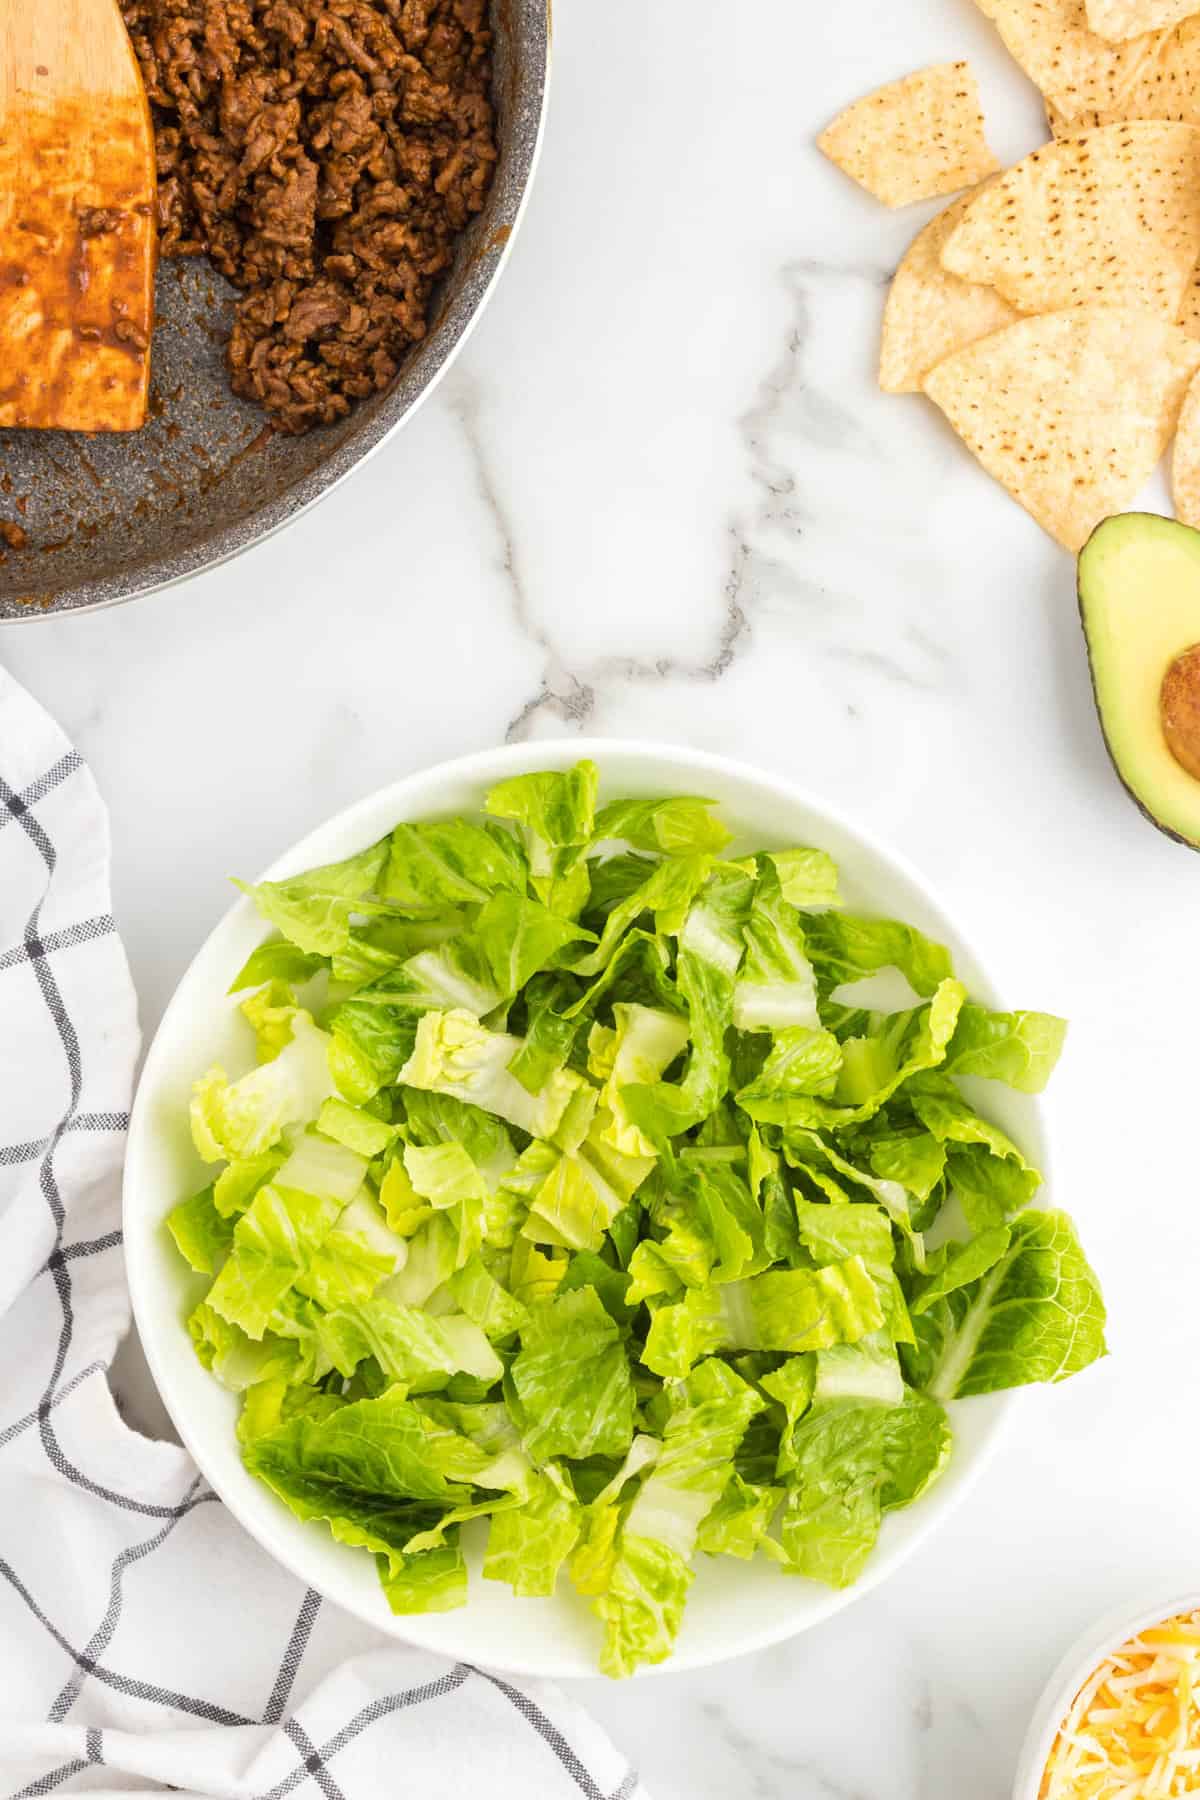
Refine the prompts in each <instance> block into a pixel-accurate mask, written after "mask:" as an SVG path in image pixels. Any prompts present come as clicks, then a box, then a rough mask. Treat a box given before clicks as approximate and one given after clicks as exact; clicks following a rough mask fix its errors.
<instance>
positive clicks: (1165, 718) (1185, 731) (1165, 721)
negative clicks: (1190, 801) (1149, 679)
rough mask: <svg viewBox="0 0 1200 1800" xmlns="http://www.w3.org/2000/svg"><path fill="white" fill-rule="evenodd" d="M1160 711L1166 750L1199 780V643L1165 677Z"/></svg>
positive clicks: (1171, 666)
mask: <svg viewBox="0 0 1200 1800" xmlns="http://www.w3.org/2000/svg"><path fill="white" fill-rule="evenodd" d="M1159 713H1160V716H1161V718H1162V732H1163V737H1164V738H1165V739H1166V741H1167V749H1168V750H1169V751H1170V752H1171V755H1172V756H1173V757H1174V758H1175V761H1176V762H1177V763H1178V764H1179V766H1180V768H1181V769H1184V770H1186V772H1187V773H1188V774H1189V775H1191V776H1192V777H1193V778H1194V779H1195V780H1196V781H1200V644H1193V645H1192V646H1191V647H1190V649H1187V650H1184V651H1182V652H1181V653H1180V654H1179V655H1178V656H1177V657H1176V658H1175V660H1174V662H1172V663H1171V664H1170V665H1169V666H1168V668H1167V672H1166V674H1165V675H1164V676H1163V683H1162V690H1161V693H1160V695H1159Z"/></svg>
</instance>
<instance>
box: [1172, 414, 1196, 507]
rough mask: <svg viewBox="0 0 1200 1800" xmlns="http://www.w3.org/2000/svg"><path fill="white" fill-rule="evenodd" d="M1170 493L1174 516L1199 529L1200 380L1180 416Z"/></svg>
mask: <svg viewBox="0 0 1200 1800" xmlns="http://www.w3.org/2000/svg"><path fill="white" fill-rule="evenodd" d="M1171 493H1172V496H1173V498H1174V501H1175V516H1176V518H1177V519H1182V520H1183V522H1184V524H1185V525H1195V526H1200V380H1197V381H1193V383H1192V385H1191V387H1190V388H1189V389H1188V391H1187V395H1186V397H1185V399H1184V402H1183V408H1182V410H1181V412H1180V414H1179V430H1178V432H1177V433H1176V437H1175V449H1174V451H1173V452H1172V456H1171Z"/></svg>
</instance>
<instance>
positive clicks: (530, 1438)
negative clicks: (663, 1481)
mask: <svg viewBox="0 0 1200 1800" xmlns="http://www.w3.org/2000/svg"><path fill="white" fill-rule="evenodd" d="M509 1376H510V1379H511V1381H512V1385H513V1392H514V1395H515V1401H516V1407H515V1410H516V1413H517V1416H518V1419H519V1422H520V1424H521V1427H522V1437H523V1440H524V1444H525V1448H526V1450H527V1451H528V1453H529V1455H530V1456H531V1457H532V1458H533V1460H534V1462H535V1463H537V1464H543V1463H545V1462H548V1461H549V1460H550V1459H551V1458H552V1457H557V1456H571V1457H583V1456H623V1455H624V1454H625V1452H626V1450H628V1448H629V1445H630V1443H631V1442H632V1439H633V1408H634V1392H633V1381H632V1378H631V1375H630V1369H629V1360H628V1358H627V1356H626V1354H625V1348H624V1345H623V1344H622V1342H621V1334H620V1332H619V1331H618V1329H617V1327H616V1326H615V1325H614V1324H613V1321H612V1319H611V1318H610V1317H609V1315H608V1313H607V1312H606V1310H605V1308H604V1305H603V1303H602V1301H601V1300H600V1297H599V1295H598V1294H597V1293H595V1291H594V1290H593V1289H591V1288H580V1289H578V1290H577V1291H576V1292H574V1293H566V1294H561V1295H559V1296H558V1297H556V1298H555V1299H553V1300H551V1301H549V1302H548V1303H547V1304H545V1305H542V1306H539V1307H537V1308H535V1309H534V1311H533V1312H532V1313H531V1314H530V1318H529V1322H528V1324H527V1325H526V1326H525V1328H524V1329H523V1331H522V1332H521V1350H520V1354H519V1355H518V1356H517V1357H516V1358H515V1359H514V1360H513V1363H512V1366H511V1368H510V1370H509Z"/></svg>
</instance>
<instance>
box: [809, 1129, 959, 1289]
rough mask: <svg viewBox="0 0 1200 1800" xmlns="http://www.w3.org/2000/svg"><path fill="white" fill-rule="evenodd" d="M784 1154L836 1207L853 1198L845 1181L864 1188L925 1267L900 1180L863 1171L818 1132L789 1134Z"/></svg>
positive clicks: (918, 1239)
mask: <svg viewBox="0 0 1200 1800" xmlns="http://www.w3.org/2000/svg"><path fill="white" fill-rule="evenodd" d="M843 1141H845V1140H843ZM783 1155H784V1159H785V1161H786V1162H788V1163H790V1164H791V1166H792V1167H793V1168H794V1169H798V1170H802V1171H803V1173H804V1174H805V1175H806V1176H807V1177H808V1179H809V1180H810V1181H812V1182H813V1184H814V1186H816V1187H818V1188H819V1189H820V1190H821V1192H822V1193H824V1194H825V1195H827V1197H828V1198H829V1200H830V1201H832V1202H833V1203H834V1204H835V1205H841V1204H843V1203H845V1202H847V1201H849V1200H850V1199H851V1198H852V1196H851V1195H850V1194H849V1193H848V1192H847V1191H846V1189H845V1188H844V1187H843V1186H842V1185H841V1183H842V1182H843V1181H847V1182H850V1183H851V1184H852V1185H853V1186H854V1187H856V1188H863V1189H864V1190H865V1191H866V1192H867V1193H868V1194H870V1195H871V1196H872V1198H873V1199H874V1200H877V1201H878V1203H879V1205H880V1206H882V1207H883V1209H884V1211H885V1212H886V1213H887V1214H888V1216H889V1218H890V1219H891V1220H892V1222H893V1223H894V1224H896V1225H898V1226H899V1227H900V1229H901V1230H902V1231H903V1232H905V1233H906V1235H908V1236H909V1238H910V1241H911V1243H912V1246H913V1255H914V1258H915V1260H916V1263H917V1267H918V1268H920V1267H923V1266H924V1260H925V1252H924V1246H923V1245H922V1243H921V1240H920V1237H919V1236H918V1235H917V1234H916V1233H915V1231H914V1228H913V1223H912V1208H911V1206H910V1203H909V1197H908V1194H907V1192H906V1191H905V1189H904V1188H903V1187H901V1185H900V1183H899V1182H898V1181H887V1180H884V1179H882V1178H881V1177H879V1176H877V1175H873V1174H871V1172H870V1171H869V1170H867V1169H864V1168H861V1167H860V1166H859V1164H858V1163H856V1162H852V1161H851V1160H850V1158H849V1157H848V1156H843V1155H842V1153H841V1151H840V1150H837V1149H835V1148H834V1146H833V1144H831V1143H830V1142H829V1141H828V1140H827V1139H825V1138H823V1137H821V1136H820V1135H819V1134H818V1133H817V1132H815V1131H801V1130H795V1129H793V1130H788V1131H786V1132H785V1133H784V1136H783Z"/></svg>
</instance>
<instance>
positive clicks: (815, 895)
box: [771, 850, 842, 906]
mask: <svg viewBox="0 0 1200 1800" xmlns="http://www.w3.org/2000/svg"><path fill="white" fill-rule="evenodd" d="M771 861H772V862H773V863H774V865H775V872H776V874H777V875H778V877H779V886H780V890H781V891H782V894H783V897H784V899H785V900H786V901H787V903H788V905H789V906H840V905H841V903H842V901H841V895H840V894H839V893H838V871H837V864H836V863H835V862H834V860H833V858H832V856H830V855H829V853H828V851H825V850H772V852H771Z"/></svg>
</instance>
